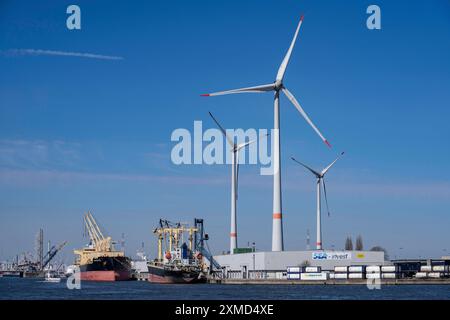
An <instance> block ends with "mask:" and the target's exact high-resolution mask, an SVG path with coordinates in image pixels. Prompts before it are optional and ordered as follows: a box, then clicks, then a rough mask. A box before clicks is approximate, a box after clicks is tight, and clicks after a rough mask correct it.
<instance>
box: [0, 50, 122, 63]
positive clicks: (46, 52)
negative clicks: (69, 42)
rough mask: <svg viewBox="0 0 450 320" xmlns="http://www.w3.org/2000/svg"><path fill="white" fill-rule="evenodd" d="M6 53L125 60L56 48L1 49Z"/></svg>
mask: <svg viewBox="0 0 450 320" xmlns="http://www.w3.org/2000/svg"><path fill="white" fill-rule="evenodd" d="M0 52H2V53H4V54H6V55H13V56H25V55H30V56H65V57H80V58H88V59H101V60H123V57H118V56H106V55H102V54H95V53H84V52H70V51H56V50H41V49H9V50H4V51H0Z"/></svg>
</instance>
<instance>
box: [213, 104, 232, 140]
mask: <svg viewBox="0 0 450 320" xmlns="http://www.w3.org/2000/svg"><path fill="white" fill-rule="evenodd" d="M208 113H209V115H210V116H211V118H212V119H213V120H214V122H215V123H216V125H217V126H218V127H219V129H220V131H222V133H223V135H224V136H225V138H226V139H227V141H228V143H229V144H230V145H231V146H232V147H234V141H233V139H231V138H230V137H229V136H228V135H227V132H226V131H225V129H224V128H223V127H222V126H221V125H220V123H219V121H217V120H216V118H214V116H213V115H212V113H211V112H208Z"/></svg>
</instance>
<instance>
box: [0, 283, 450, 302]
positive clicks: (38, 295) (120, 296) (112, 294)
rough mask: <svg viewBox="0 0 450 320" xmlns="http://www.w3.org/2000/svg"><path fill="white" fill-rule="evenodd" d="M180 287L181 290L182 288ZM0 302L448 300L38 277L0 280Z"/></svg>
mask: <svg viewBox="0 0 450 320" xmlns="http://www.w3.org/2000/svg"><path fill="white" fill-rule="evenodd" d="M180 289H182V290H180ZM0 299H1V300H24V299H26V300H41V299H42V300H54V299H83V300H84V299H89V300H93V299H100V300H109V299H114V300H161V299H162V300H182V299H187V300H211V299H212V300H218V299H224V300H233V299H244V300H245V299H268V300H280V299H283V300H284V299H295V300H296V299H302V300H303V299H305V300H308V299H314V300H317V299H320V300H321V299H326V300H347V299H350V300H360V299H362V300H374V299H381V300H386V299H388V300H403V299H432V300H435V299H438V300H442V299H444V300H450V286H449V285H383V286H381V288H380V289H372V290H370V289H368V288H367V287H366V286H364V285H304V286H302V285H219V284H193V285H187V284H181V285H180V284H152V283H148V282H144V281H124V282H82V283H81V288H80V289H72V290H69V289H68V288H67V286H66V282H65V280H64V279H63V280H62V281H61V282H60V283H47V282H44V281H42V280H39V279H26V278H0Z"/></svg>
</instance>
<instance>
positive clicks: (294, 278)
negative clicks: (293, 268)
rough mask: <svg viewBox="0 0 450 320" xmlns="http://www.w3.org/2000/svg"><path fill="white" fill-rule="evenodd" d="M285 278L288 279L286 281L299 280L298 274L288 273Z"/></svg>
mask: <svg viewBox="0 0 450 320" xmlns="http://www.w3.org/2000/svg"><path fill="white" fill-rule="evenodd" d="M287 278H288V280H299V279H300V273H288V274H287Z"/></svg>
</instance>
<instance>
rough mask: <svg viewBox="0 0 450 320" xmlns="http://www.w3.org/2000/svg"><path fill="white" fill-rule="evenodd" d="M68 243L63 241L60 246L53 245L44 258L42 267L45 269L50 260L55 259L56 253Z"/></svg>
mask: <svg viewBox="0 0 450 320" xmlns="http://www.w3.org/2000/svg"><path fill="white" fill-rule="evenodd" d="M66 244H67V241H64V242H63V243H61V244H60V245H59V246H58V247H56V246H53V247H52V248H51V249H50V250H49V251H48V252H47V254H46V255H45V256H44V258H43V262H42V269H45V267H46V266H47V265H48V264H49V263H50V261H52V260H53V258H54V257H55V256H56V254H57V253H58V252H59V251H61V250H62V248H64V246H65V245H66Z"/></svg>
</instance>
